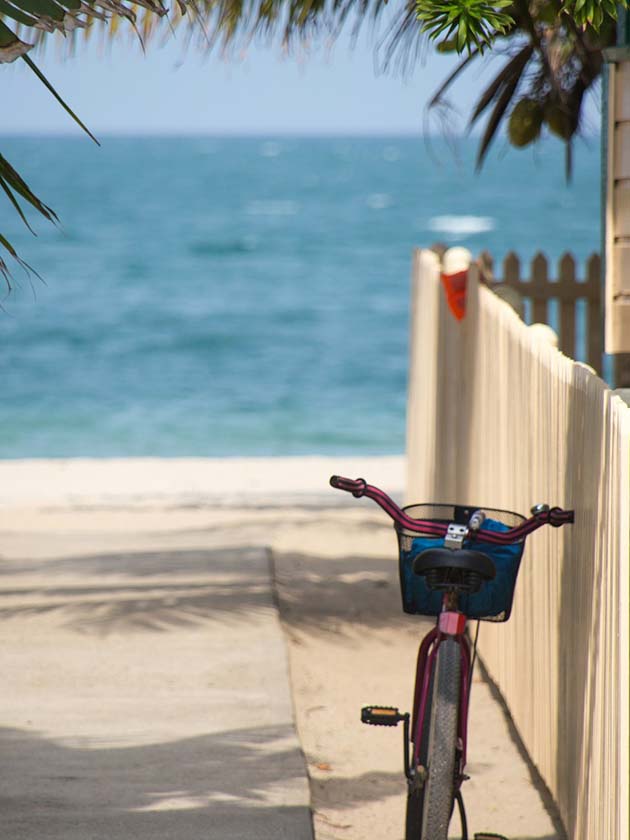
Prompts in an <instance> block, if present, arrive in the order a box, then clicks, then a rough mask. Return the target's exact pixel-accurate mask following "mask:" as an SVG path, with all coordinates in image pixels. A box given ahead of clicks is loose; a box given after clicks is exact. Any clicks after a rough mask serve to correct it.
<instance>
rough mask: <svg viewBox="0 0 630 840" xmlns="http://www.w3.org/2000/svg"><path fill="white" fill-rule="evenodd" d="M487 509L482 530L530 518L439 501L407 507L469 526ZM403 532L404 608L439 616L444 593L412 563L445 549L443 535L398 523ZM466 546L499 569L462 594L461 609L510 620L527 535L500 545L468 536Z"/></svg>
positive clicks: (480, 616)
mask: <svg viewBox="0 0 630 840" xmlns="http://www.w3.org/2000/svg"><path fill="white" fill-rule="evenodd" d="M479 509H481V510H483V511H484V513H485V514H486V519H485V521H484V523H483V525H482V527H481V532H482V533H483V531H484V530H489V531H507V530H508V529H510V528H516V527H518V526H519V525H522V523H523V522H524V521H525V517H524V516H521V515H520V514H518V513H513V512H512V511H509V510H493V509H492V508H485V507H483V506H482V505H434V504H414V505H407V507H405V508H404V511H405V513H406V514H407V515H408V516H410V517H412V518H413V519H424V520H428V521H430V522H440V523H444V524H447V525H448V524H449V523H451V522H455V523H457V524H460V525H466V524H468V521H469V519H470V517H471V515H472V514H473V513H474V511H476V510H479ZM395 527H396V531H397V533H398V549H399V572H400V589H401V595H402V605H403V610H404V611H405V612H406V613H410V614H412V615H427V616H437V615H439V614H440V612H441V611H442V597H443V593H442V592H441V591H439V590H438V589H433V588H430V587H429V586H428V585H427V580H426V578H425V577H423V576H421V575H417V574H415V572H414V571H413V561H414V559H415V558H416V557H417V556H418V554H420V552H421V551H425V550H426V549H428V548H443V547H444V538H443V537H434V536H431V535H428V534H422V533H418V532H416V531H409V530H408V529H406V528H403V527H402V526H400V525H396V526H395ZM465 547H466V548H471V549H473V550H474V551H480V552H482V553H483V554H485V555H487V556H488V557H489V558H490V559H491V560H492V562H493V563H494V567H495V569H496V576H495V577H494V579H493V580H489V581H486V582H485V583H484V584H483V585H482V586H481V588H480V589H479V590H478V591H476V592H462V593H460V595H459V604H458V606H459V609H460V610H461V612H463V613H465V614H466V615H467V616H468V618H472V619H478V620H480V621H507V620H508V618H509V617H510V612H511V610H512V601H513V599H514V588H515V586H516V579H517V577H518V570H519V566H520V564H521V557H522V556H523V550H524V548H525V539H524V538H523V539H521V540H519V541H518V542H515V543H512V544H510V545H495V544H493V543H486V542H483V541H482V540H479V539H473V540H469V541H467V542H466V543H465Z"/></svg>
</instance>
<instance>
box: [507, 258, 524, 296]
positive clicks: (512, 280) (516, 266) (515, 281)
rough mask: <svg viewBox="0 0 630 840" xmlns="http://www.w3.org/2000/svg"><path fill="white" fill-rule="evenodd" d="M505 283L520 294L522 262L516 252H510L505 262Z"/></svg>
mask: <svg viewBox="0 0 630 840" xmlns="http://www.w3.org/2000/svg"><path fill="white" fill-rule="evenodd" d="M503 282H504V283H506V284H507V285H508V286H512V288H513V289H516V290H517V291H519V292H520V285H521V261H520V260H519V258H518V257H517V256H516V254H515V253H514V251H510V253H509V254H508V255H507V256H506V258H505V259H504V260H503Z"/></svg>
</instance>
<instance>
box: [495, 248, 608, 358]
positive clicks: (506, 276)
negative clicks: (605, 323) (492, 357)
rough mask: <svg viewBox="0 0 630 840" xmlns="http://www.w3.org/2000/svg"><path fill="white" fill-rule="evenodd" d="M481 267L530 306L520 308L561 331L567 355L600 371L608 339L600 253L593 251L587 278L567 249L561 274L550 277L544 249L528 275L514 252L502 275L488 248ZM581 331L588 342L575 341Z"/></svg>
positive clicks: (498, 285) (530, 319) (529, 318)
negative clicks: (581, 276)
mask: <svg viewBox="0 0 630 840" xmlns="http://www.w3.org/2000/svg"><path fill="white" fill-rule="evenodd" d="M479 267H480V269H481V273H482V277H483V279H485V281H486V283H487V284H488V285H489V286H490V288H492V289H493V290H494V291H499V292H500V290H501V289H503V288H505V287H508V288H509V289H513V290H514V291H515V292H516V293H517V294H518V295H519V296H520V298H521V299H522V301H523V303H524V304H525V306H524V307H523V310H522V311H520V312H519V314H520V315H521V317H523V319H524V320H526V321H527V322H528V323H537V324H549V325H550V326H552V327H553V328H554V329H556V330H557V331H558V334H559V335H558V339H559V349H560V350H561V351H562V352H563V353H564V354H565V355H566V356H569V358H571V359H578V360H580V361H584V362H587V363H588V364H589V365H590V366H591V367H592V368H593V369H594V370H595V371H597V373H601V368H602V354H603V349H604V345H603V328H602V310H601V259H600V257H599V254H591V256H590V257H589V258H588V260H587V261H586V275H585V277H584V279H582V280H580V279H578V277H577V271H576V262H575V259H574V258H573V256H572V255H571V254H564V256H563V257H562V258H561V259H560V261H559V263H558V273H557V279H552V278H550V276H549V262H548V260H547V258H546V257H545V256H544V254H541V253H538V254H536V256H535V257H534V259H533V260H532V262H531V266H530V276H529V278H523V277H521V263H520V260H519V258H518V256H517V255H516V254H515V253H514V252H511V253H509V254H508V255H507V256H506V257H505V259H504V260H503V264H502V277H495V276H494V274H493V259H492V256H491V255H490V254H489V253H488V252H487V251H485V252H483V253H482V254H481V255H480V256H479ZM555 301H557V318H555V317H553V315H554V312H553V311H552V310H555V308H556V305H555V304H554V303H553V302H555ZM582 301H583V304H581V305H579V302H582ZM509 302H510V303H513V301H512V300H509ZM582 306H583V307H584V310H582V309H581V307H582ZM515 308H517V307H515ZM578 312H579V314H578ZM525 314H526V315H527V317H525ZM580 322H581V323H580ZM578 332H580V333H581V335H582V336H583V337H584V347H583V348H582V347H580V346H579V342H577V341H576V339H577V336H578Z"/></svg>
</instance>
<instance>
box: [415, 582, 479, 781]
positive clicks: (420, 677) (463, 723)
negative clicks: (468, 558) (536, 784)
mask: <svg viewBox="0 0 630 840" xmlns="http://www.w3.org/2000/svg"><path fill="white" fill-rule="evenodd" d="M443 606H444V609H443V611H442V612H441V613H440V615H439V617H438V621H437V624H436V626H435V627H434V628H433V629H432V630H430V631H429V632H428V633H427V635H426V636H425V637H424V639H423V640H422V644H421V645H420V649H419V651H418V662H417V665H416V684H415V691H414V699H413V717H412V723H411V741H412V743H413V764H412V766H413V767H417V766H418V763H419V753H420V743H421V738H422V729H423V726H424V719H425V716H426V709H427V700H428V697H429V687H430V684H431V674H432V673H433V670H434V668H435V663H436V658H437V653H438V648H439V647H440V645H441V644H442V642H443V641H444V640H445V639H447V638H449V637H450V638H454V639H456V640H457V642H458V643H459V647H460V652H461V671H460V680H461V690H460V695H459V697H460V700H459V722H458V731H457V741H458V748H459V751H460V759H459V768H458V772H457V789H458V790H459V787H460V786H461V783H462V782H463V781H464V767H465V766H466V748H467V742H468V702H469V688H470V667H471V657H470V644H469V642H468V638H467V637H466V635H465V631H466V622H467V617H466V616H465V615H464V613H461V612H457V611H456V610H454V609H453V608H452V607H453V603H452V601H451V600H450V599H449V595H448V594H445V596H444V605H443Z"/></svg>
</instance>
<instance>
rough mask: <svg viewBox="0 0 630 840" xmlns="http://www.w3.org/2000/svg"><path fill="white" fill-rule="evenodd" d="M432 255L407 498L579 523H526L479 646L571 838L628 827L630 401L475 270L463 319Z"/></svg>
mask: <svg viewBox="0 0 630 840" xmlns="http://www.w3.org/2000/svg"><path fill="white" fill-rule="evenodd" d="M439 274H440V266H439V262H438V259H437V257H436V255H435V254H434V253H433V252H430V251H418V252H417V253H416V255H415V258H414V266H413V276H412V286H413V294H412V340H411V367H410V382H409V409H408V441H407V455H408V488H407V493H408V501H410V502H411V501H417V502H423V501H431V502H459V503H462V504H467V505H469V504H474V505H478V506H484V505H486V506H488V507H493V508H503V509H508V510H514V511H518V512H520V513H525V514H527V512H528V510H529V508H530V507H531V505H532V504H534V503H537V502H549V503H551V504H552V505H560V506H562V507H566V508H574V509H575V512H576V522H575V525H573V526H567V527H565V528H563V529H558V530H556V529H552V528H549V527H547V528H544V529H541V530H540V531H538V532H536V533H535V534H533V535H532V536H531V537H529V538H528V541H527V547H526V550H525V555H524V560H523V564H522V566H521V572H520V575H519V581H518V584H517V589H516V597H515V602H514V608H513V613H512V617H511V618H510V620H509V621H508V622H507V623H505V624H491V623H485V624H484V625H482V627H481V633H480V653H481V657H482V659H483V662H484V664H485V666H486V668H487V669H488V671H489V673H490V675H491V677H492V679H493V680H494V681H495V682H496V684H497V685H498V687H499V689H500V691H501V693H502V695H503V697H504V698H505V701H506V703H507V705H508V707H509V710H510V713H511V715H512V718H513V720H514V723H515V725H516V727H517V729H518V732H519V734H520V736H521V738H522V740H523V742H524V744H525V746H526V748H527V750H528V752H529V754H530V756H531V758H532V760H533V762H534V763H535V765H536V767H537V768H538V770H539V772H540V774H541V776H542V778H543V779H544V781H545V783H546V784H547V786H548V788H549V790H550V791H551V793H552V795H553V796H554V798H555V800H556V803H557V805H558V808H559V812H560V814H561V817H562V820H563V822H564V825H565V828H566V831H567V834H568V837H569V838H570V840H628V838H629V837H630V827H629V813H628V810H629V806H628V802H629V795H630V788H629V736H630V731H629V726H628V718H629V704H630V693H629V651H630V647H629V641H630V633H629V630H630V628H629V599H630V583H629V581H630V563H629V552H630V409H629V408H628V407H627V406H626V405H625V403H623V402H622V401H621V400H620V399H619V398H618V397H615V396H614V395H613V394H612V393H611V391H609V390H608V389H607V387H606V386H605V384H604V383H603V382H602V381H601V380H600V379H598V378H597V377H596V376H594V375H593V374H592V373H591V372H590V371H589V370H588V369H586V368H585V367H584V366H583V365H580V364H578V363H575V362H573V361H572V360H571V359H569V358H567V357H565V356H563V355H562V354H561V353H560V352H558V351H557V350H555V349H554V348H553V347H552V346H551V345H550V344H549V343H548V342H546V341H545V340H544V339H542V338H540V337H539V336H537V335H536V334H535V332H534V331H532V329H531V328H528V327H527V326H525V325H524V324H523V323H522V322H521V321H520V320H519V318H518V317H517V316H516V314H515V313H514V312H513V311H512V309H511V308H510V307H509V306H508V305H507V304H506V303H504V302H503V301H501V300H499V299H498V298H497V297H496V296H495V295H494V294H493V293H492V292H491V291H490V290H489V289H488V288H486V287H485V286H484V285H483V284H480V283H479V281H478V277H477V273H476V270H475V269H474V267H473V268H471V271H470V276H469V281H468V283H469V285H468V297H467V313H466V316H465V318H464V319H463V320H462V321H457V320H456V319H455V318H454V317H453V316H452V315H451V313H450V312H449V310H448V308H447V306H446V302H445V297H444V294H443V290H442V288H441V284H440V277H439Z"/></svg>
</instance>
